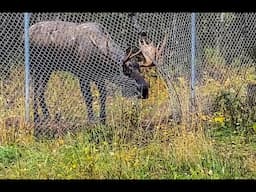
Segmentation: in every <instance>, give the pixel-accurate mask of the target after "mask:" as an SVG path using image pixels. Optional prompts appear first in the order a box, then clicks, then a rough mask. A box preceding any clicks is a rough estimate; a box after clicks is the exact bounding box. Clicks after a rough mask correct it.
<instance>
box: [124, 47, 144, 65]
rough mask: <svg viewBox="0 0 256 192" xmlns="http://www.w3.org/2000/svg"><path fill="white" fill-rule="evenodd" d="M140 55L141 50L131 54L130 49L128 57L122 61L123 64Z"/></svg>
mask: <svg viewBox="0 0 256 192" xmlns="http://www.w3.org/2000/svg"><path fill="white" fill-rule="evenodd" d="M140 53H141V50H139V51H137V52H136V53H134V54H132V49H130V51H129V53H128V55H127V56H126V57H125V59H124V60H123V63H126V62H127V61H128V60H130V59H131V58H133V57H135V56H137V55H138V54H140Z"/></svg>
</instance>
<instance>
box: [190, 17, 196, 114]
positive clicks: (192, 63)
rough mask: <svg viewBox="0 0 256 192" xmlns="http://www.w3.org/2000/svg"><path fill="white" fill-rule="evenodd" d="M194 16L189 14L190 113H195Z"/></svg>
mask: <svg viewBox="0 0 256 192" xmlns="http://www.w3.org/2000/svg"><path fill="white" fill-rule="evenodd" d="M195 58H196V14H195V13H192V14H191V111H192V112H195V104H196V103H195V64H196V60H195Z"/></svg>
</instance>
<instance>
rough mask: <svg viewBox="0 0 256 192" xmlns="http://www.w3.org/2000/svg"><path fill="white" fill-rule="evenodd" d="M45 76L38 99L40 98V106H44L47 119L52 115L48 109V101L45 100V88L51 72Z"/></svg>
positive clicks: (44, 117) (44, 116) (44, 114)
mask: <svg viewBox="0 0 256 192" xmlns="http://www.w3.org/2000/svg"><path fill="white" fill-rule="evenodd" d="M43 78H44V79H42V81H41V85H40V89H39V98H38V99H39V103H40V106H41V108H42V112H43V119H44V120H47V119H48V118H49V116H50V113H49V110H48V108H47V105H46V102H45V89H46V86H47V83H48V81H49V79H50V74H47V75H45V74H44V75H43Z"/></svg>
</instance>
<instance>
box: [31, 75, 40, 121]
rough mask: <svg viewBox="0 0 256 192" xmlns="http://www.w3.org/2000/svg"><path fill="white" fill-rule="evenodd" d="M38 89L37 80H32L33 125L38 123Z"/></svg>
mask: <svg viewBox="0 0 256 192" xmlns="http://www.w3.org/2000/svg"><path fill="white" fill-rule="evenodd" d="M38 89H39V83H38V79H34V81H33V91H34V97H33V115H34V124H35V125H37V124H38V123H39V122H40V117H39V112H38Z"/></svg>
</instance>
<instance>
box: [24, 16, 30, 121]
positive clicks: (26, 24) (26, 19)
mask: <svg viewBox="0 0 256 192" xmlns="http://www.w3.org/2000/svg"><path fill="white" fill-rule="evenodd" d="M29 17H30V14H29V13H24V41H25V42H24V43H25V44H24V45H25V121H26V122H28V121H29V95H30V94H29V79H30V77H29Z"/></svg>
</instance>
